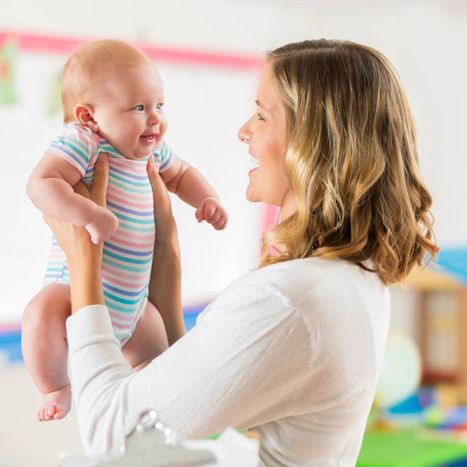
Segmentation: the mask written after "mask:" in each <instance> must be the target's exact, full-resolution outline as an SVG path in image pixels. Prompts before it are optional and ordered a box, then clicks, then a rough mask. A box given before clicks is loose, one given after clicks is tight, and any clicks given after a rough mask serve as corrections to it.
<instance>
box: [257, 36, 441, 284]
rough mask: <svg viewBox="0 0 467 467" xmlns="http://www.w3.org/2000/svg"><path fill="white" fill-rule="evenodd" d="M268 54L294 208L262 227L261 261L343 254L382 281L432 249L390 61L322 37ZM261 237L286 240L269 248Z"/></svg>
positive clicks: (410, 124) (407, 120) (411, 137)
mask: <svg viewBox="0 0 467 467" xmlns="http://www.w3.org/2000/svg"><path fill="white" fill-rule="evenodd" d="M267 60H268V64H270V65H271V66H272V69H273V73H274V76H275V79H276V81H277V84H278V87H279V90H280V92H281V95H282V98H283V100H284V105H285V108H286V114H287V125H288V135H289V140H288V150H287V154H286V159H285V164H286V171H287V175H288V178H289V182H290V186H291V190H292V192H293V193H294V195H295V199H296V205H297V211H296V213H295V214H293V215H292V216H291V217H289V218H287V219H286V220H284V221H283V222H281V223H279V224H278V225H276V226H275V227H274V228H273V229H272V230H270V231H268V232H266V234H265V236H264V239H263V248H262V255H261V262H260V266H265V265H268V264H272V263H276V262H280V261H285V260H291V259H298V258H306V257H310V256H313V257H321V258H328V259H344V260H348V261H351V262H353V263H355V264H358V265H359V266H361V267H362V268H364V269H370V270H372V271H374V272H375V273H377V274H378V276H379V277H380V278H381V280H382V282H384V283H385V284H390V283H394V282H397V281H400V280H402V279H404V278H405V277H406V276H407V274H408V273H409V272H410V270H411V269H412V267H413V266H414V265H415V264H422V263H423V261H424V259H425V258H426V257H427V256H428V257H430V258H433V257H434V255H435V254H436V252H437V250H438V248H437V246H436V245H435V243H434V240H433V238H434V236H433V229H432V225H433V219H432V216H431V213H430V211H429V209H430V207H431V196H430V193H429V192H428V190H427V189H426V187H425V185H424V184H423V182H422V180H421V178H420V175H419V171H418V153H417V147H416V137H415V125H414V121H413V117H412V114H411V111H410V109H409V105H408V102H407V98H406V95H405V93H404V90H403V88H402V86H401V83H400V81H399V78H398V75H397V73H396V71H395V70H394V68H393V67H392V66H391V64H390V63H389V61H388V60H387V59H386V58H385V57H384V56H383V55H382V54H381V53H379V52H378V51H376V50H374V49H372V48H370V47H366V46H363V45H359V44H355V43H352V42H347V41H330V40H324V39H321V40H312V41H304V42H299V43H295V44H288V45H285V46H283V47H280V48H278V49H276V50H274V51H272V52H269V53H268V56H267ZM269 245H283V246H284V248H283V250H282V249H281V250H282V253H280V254H278V255H271V254H270V253H269V251H270V249H269V248H268V247H269ZM427 254H428V255H427Z"/></svg>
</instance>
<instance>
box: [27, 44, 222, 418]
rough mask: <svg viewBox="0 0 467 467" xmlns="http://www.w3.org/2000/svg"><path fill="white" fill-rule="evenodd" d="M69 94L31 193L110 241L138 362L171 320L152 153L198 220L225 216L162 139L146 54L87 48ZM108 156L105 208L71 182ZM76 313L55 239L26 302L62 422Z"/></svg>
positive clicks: (36, 356) (42, 372)
mask: <svg viewBox="0 0 467 467" xmlns="http://www.w3.org/2000/svg"><path fill="white" fill-rule="evenodd" d="M61 97H62V106H63V110H64V122H65V124H66V126H65V129H64V131H63V133H62V134H61V135H60V136H59V137H58V138H56V139H55V140H54V141H53V142H52V143H51V145H50V146H49V148H48V149H47V150H46V152H45V155H44V156H43V158H42V159H41V160H40V161H39V163H38V164H37V165H36V167H35V168H34V170H33V172H32V174H31V177H30V179H29V182H28V185H27V194H28V196H29V197H30V198H31V200H32V202H33V203H34V204H35V205H36V206H37V207H38V208H39V209H40V210H41V211H42V212H43V213H45V214H47V215H48V216H50V217H54V218H56V219H60V220H62V221H67V222H71V223H73V224H75V225H81V226H84V227H85V228H86V230H87V231H88V232H89V235H90V236H91V238H92V240H93V242H94V243H96V244H97V243H100V242H104V249H103V260H102V284H103V288H104V295H105V301H106V305H107V306H108V308H109V313H110V317H111V320H112V324H113V328H114V332H115V336H116V337H117V338H118V339H119V341H120V343H121V345H122V351H123V353H124V354H125V356H126V358H127V360H128V361H129V363H130V364H131V365H132V366H133V367H134V368H139V367H141V366H143V365H144V364H146V363H147V362H149V361H150V360H152V359H153V358H154V357H155V356H156V355H158V354H159V353H161V352H162V351H163V350H165V349H166V348H167V345H168V342H167V334H166V330H165V329H164V322H163V321H162V318H161V316H160V315H159V313H158V311H157V309H156V308H155V307H154V305H153V304H152V303H150V302H149V300H148V286H149V279H150V273H151V267H152V260H153V249H154V238H155V228H154V213H153V198H152V191H151V185H150V183H149V180H148V177H147V173H146V163H147V160H148V158H149V157H151V156H153V157H154V160H155V162H156V165H158V166H159V172H160V175H161V177H162V179H163V180H164V182H165V184H166V186H167V188H168V190H170V191H172V192H173V193H176V194H177V195H178V196H179V197H180V198H181V199H182V200H183V201H185V202H187V203H188V204H190V205H191V206H193V207H194V208H195V209H196V218H197V220H198V221H203V220H204V221H207V222H209V223H210V224H212V225H213V227H214V228H215V229H223V228H224V227H225V226H226V223H227V214H226V211H225V209H224V208H223V207H222V205H221V204H220V202H219V200H218V197H217V195H216V193H215V191H214V190H213V188H212V187H211V186H210V185H209V183H208V182H207V181H206V179H205V178H204V177H203V176H202V175H201V174H200V173H199V172H198V171H197V170H196V169H194V168H193V167H192V166H190V165H189V164H188V163H187V162H185V161H184V160H183V159H181V158H179V157H178V156H177V155H176V154H174V152H173V151H172V149H171V148H170V147H169V146H168V145H167V143H166V142H165V141H164V140H163V137H164V134H165V131H166V129H167V122H166V119H165V117H164V113H163V105H164V89H163V85H162V81H161V78H160V76H159V74H158V72H157V70H156V68H155V67H154V65H153V64H152V62H151V61H150V60H149V58H148V57H147V56H146V55H144V54H143V53H142V52H140V51H139V50H137V49H135V48H134V47H132V46H131V45H129V44H127V43H125V42H121V41H117V40H102V41H96V42H91V43H88V44H86V45H84V46H82V47H81V48H79V49H78V50H77V51H76V52H75V53H74V54H73V55H71V57H70V58H69V59H68V61H67V62H66V64H65V67H64V69H63V76H62V96H61ZM101 152H105V153H107V154H108V159H109V184H108V192H107V208H103V207H100V206H98V205H97V204H96V203H94V202H93V201H91V200H90V199H87V198H85V197H83V196H81V195H79V194H77V193H75V192H74V191H73V188H72V187H73V186H74V185H75V184H76V183H77V182H78V181H80V180H83V181H84V183H86V184H87V185H89V184H90V183H91V182H92V179H93V172H94V165H95V163H96V159H97V157H98V155H99V154H100V153H101ZM155 267H157V265H155ZM69 314H70V288H69V276H68V270H67V265H66V262H65V257H64V253H63V251H62V250H61V249H60V247H59V246H58V244H57V241H56V240H55V239H53V242H52V252H51V256H50V260H49V263H48V267H47V272H46V275H45V281H44V288H42V290H41V291H40V292H39V293H38V294H37V295H36V296H35V297H34V298H33V299H32V300H31V301H30V302H29V304H28V305H27V307H26V310H25V312H24V315H23V323H22V324H23V328H22V347H23V356H24V361H25V363H26V366H27V368H28V370H29V372H30V374H31V376H32V378H33V380H34V381H35V383H36V385H37V387H38V389H39V390H40V392H41V393H42V394H43V404H42V406H41V407H40V409H39V411H38V414H37V416H38V419H39V420H41V421H42V420H58V419H61V418H63V417H64V416H65V415H66V414H67V412H68V411H69V409H70V404H71V392H70V386H69V380H68V374H67V343H66V332H65V321H66V318H67V317H68V316H69ZM166 319H168V320H170V317H169V318H166ZM174 319H175V318H174ZM169 324H170V323H169ZM165 325H166V327H167V328H168V325H167V322H165ZM172 337H173V338H172V339H170V334H169V340H172V341H173V340H176V338H177V337H180V336H172ZM170 343H172V342H170Z"/></svg>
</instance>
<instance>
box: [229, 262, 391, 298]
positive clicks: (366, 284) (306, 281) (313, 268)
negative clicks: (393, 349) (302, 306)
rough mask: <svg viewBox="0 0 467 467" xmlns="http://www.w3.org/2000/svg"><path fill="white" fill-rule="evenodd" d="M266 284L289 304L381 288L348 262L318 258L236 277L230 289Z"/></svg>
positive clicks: (373, 276) (376, 280) (374, 278)
mask: <svg viewBox="0 0 467 467" xmlns="http://www.w3.org/2000/svg"><path fill="white" fill-rule="evenodd" d="M266 285H268V286H272V287H274V288H276V289H277V290H278V291H280V293H282V294H284V295H286V296H288V297H290V299H291V300H292V301H296V300H300V301H301V300H302V299H303V297H304V296H305V295H306V296H310V295H313V294H318V293H320V292H323V293H326V292H328V291H329V290H332V292H333V295H336V294H338V293H339V291H341V292H342V293H346V292H347V291H348V290H349V289H353V290H355V289H363V290H365V289H367V288H370V289H374V288H375V287H376V288H378V289H381V290H383V289H384V288H385V287H384V285H383V284H382V283H381V281H380V280H379V278H378V276H377V275H376V274H375V273H372V272H369V271H366V270H364V269H362V268H361V267H359V266H357V265H356V264H353V263H350V262H348V261H343V260H328V259H322V258H304V259H296V260H291V261H283V262H280V263H275V264H272V265H269V266H265V267H263V268H260V269H256V270H254V271H251V272H250V273H248V274H245V275H244V276H242V277H240V278H239V279H238V280H237V281H235V282H234V283H233V284H232V286H231V287H234V288H243V287H253V288H258V289H261V288H263V287H265V286H266Z"/></svg>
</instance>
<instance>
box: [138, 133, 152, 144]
mask: <svg viewBox="0 0 467 467" xmlns="http://www.w3.org/2000/svg"><path fill="white" fill-rule="evenodd" d="M141 138H142V139H143V140H145V141H146V142H147V143H154V142H155V141H156V135H154V134H152V135H141Z"/></svg>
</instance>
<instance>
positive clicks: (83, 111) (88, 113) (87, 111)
mask: <svg viewBox="0 0 467 467" xmlns="http://www.w3.org/2000/svg"><path fill="white" fill-rule="evenodd" d="M73 115H74V117H75V120H76V121H77V122H79V123H81V125H85V126H87V127H88V128H90V129H91V130H92V131H94V132H95V133H97V132H98V131H99V125H98V124H97V122H96V121H95V120H94V117H93V115H94V108H93V107H92V106H91V105H89V104H77V105H76V106H75V108H74V109H73Z"/></svg>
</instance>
